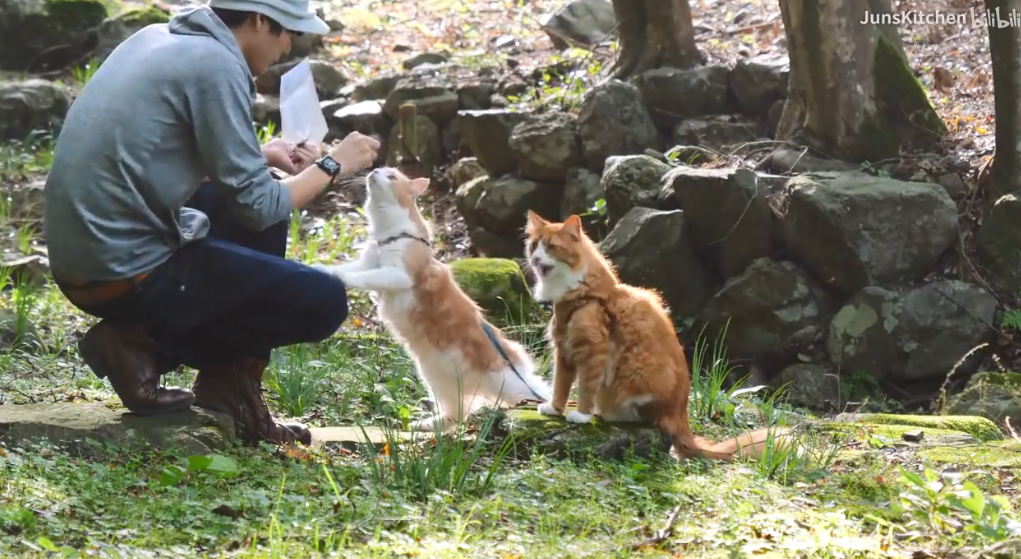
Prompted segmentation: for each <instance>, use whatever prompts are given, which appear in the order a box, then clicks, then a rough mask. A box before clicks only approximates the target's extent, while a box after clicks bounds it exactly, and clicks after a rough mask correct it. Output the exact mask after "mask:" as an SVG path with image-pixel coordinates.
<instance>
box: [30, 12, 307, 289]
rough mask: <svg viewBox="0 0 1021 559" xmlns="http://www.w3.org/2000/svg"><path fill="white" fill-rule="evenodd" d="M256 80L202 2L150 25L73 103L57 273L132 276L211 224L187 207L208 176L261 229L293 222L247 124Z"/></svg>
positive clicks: (47, 223) (56, 225)
mask: <svg viewBox="0 0 1021 559" xmlns="http://www.w3.org/2000/svg"><path fill="white" fill-rule="evenodd" d="M254 97H255V84H254V82H253V80H252V74H251V72H250V71H249V69H248V66H247V65H246V64H245V60H244V58H243V56H242V55H241V50H240V49H239V48H238V45H237V42H236V41H235V39H234V34H233V33H232V32H231V30H230V29H229V28H228V27H227V26H226V25H224V24H223V23H222V22H221V21H220V20H219V18H217V17H216V16H215V15H214V14H213V12H212V11H211V10H210V9H209V8H208V7H205V6H201V7H195V8H189V9H188V10H187V11H185V12H182V13H180V14H178V15H177V16H175V17H174V18H173V19H171V20H170V23H169V24H157V25H150V26H148V27H146V28H144V29H142V30H140V31H139V32H138V33H136V34H134V35H132V36H131V37H130V38H128V39H127V40H126V41H124V42H123V43H122V44H121V45H120V46H118V47H117V49H116V50H114V51H113V53H112V54H111V55H110V56H109V58H107V59H106V61H105V62H103V65H102V66H101V67H100V68H99V70H98V71H97V72H96V73H95V75H94V76H93V78H92V79H91V80H90V81H89V83H88V84H87V85H86V86H85V87H84V88H83V90H82V91H81V94H80V95H79V96H78V98H77V99H76V100H75V101H74V104H73V105H72V106H71V109H70V111H69V112H68V114H67V118H66V119H65V121H64V124H63V127H62V129H61V131H60V134H59V136H58V138H57V143H56V150H55V154H54V158H53V167H52V169H51V170H50V175H49V178H48V179H47V181H46V190H45V216H44V227H45V228H44V235H45V237H46V243H47V247H48V250H49V257H50V266H51V269H52V270H53V274H54V276H56V277H57V278H66V279H69V280H71V281H78V280H108V279H115V278H121V277H127V276H133V275H135V274H138V273H140V272H143V271H146V270H149V269H151V268H153V267H154V266H156V265H158V264H160V263H162V262H163V261H165V260H166V259H167V258H169V257H170V256H171V254H173V252H174V251H175V250H176V249H178V248H180V247H181V246H183V245H185V244H186V243H189V242H191V241H194V240H197V239H201V238H203V237H204V236H206V235H207V234H208V232H209V220H208V218H207V217H206V215H205V214H203V213H202V212H199V211H197V210H194V209H191V208H182V206H183V204H184V203H185V202H186V201H187V200H188V199H189V198H190V197H191V196H192V194H194V193H195V191H196V189H197V188H198V186H199V184H200V182H201V181H202V179H203V178H204V177H209V179H210V180H211V181H212V182H213V184H214V185H215V186H216V188H217V189H218V190H219V191H220V192H222V193H223V194H224V195H225V196H226V197H227V199H228V200H229V204H230V206H231V208H232V209H233V210H234V212H235V213H236V214H237V215H238V217H239V218H240V219H241V220H242V222H243V223H245V224H247V225H248V226H249V227H251V228H252V229H255V230H261V229H264V228H266V227H268V226H270V225H272V224H274V223H277V222H279V221H281V220H284V219H286V218H287V217H288V216H289V214H290V211H291V199H290V195H289V194H288V192H287V190H286V189H285V188H284V187H283V186H282V185H281V184H280V183H279V182H277V181H276V180H274V178H273V177H272V176H271V175H270V173H269V168H268V165H267V163H266V159H265V157H264V156H263V154H262V152H261V150H260V148H259V143H258V140H257V137H256V135H255V129H254V127H253V123H252V102H253V100H254Z"/></svg>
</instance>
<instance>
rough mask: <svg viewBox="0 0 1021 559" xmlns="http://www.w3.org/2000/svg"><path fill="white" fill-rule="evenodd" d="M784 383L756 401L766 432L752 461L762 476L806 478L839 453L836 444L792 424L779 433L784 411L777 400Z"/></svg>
mask: <svg viewBox="0 0 1021 559" xmlns="http://www.w3.org/2000/svg"><path fill="white" fill-rule="evenodd" d="M786 390H787V385H784V386H781V387H780V388H778V389H776V390H774V391H773V392H772V393H771V394H770V395H769V397H768V398H766V400H765V401H764V402H762V404H761V405H760V407H759V409H760V410H761V411H762V412H763V414H764V415H765V416H766V421H765V423H766V425H767V426H768V427H767V429H769V435H768V437H767V439H766V444H765V449H764V450H763V453H762V455H761V456H760V457H759V458H757V459H756V460H755V462H754V467H755V471H756V472H757V473H758V474H759V475H761V476H762V477H764V478H766V479H771V480H774V481H776V482H777V483H782V484H789V483H791V482H792V481H799V480H802V479H806V478H809V479H811V478H818V477H819V476H821V475H822V474H824V473H825V472H827V471H828V470H829V467H830V466H831V465H832V464H833V462H834V461H835V460H836V459H837V456H838V455H839V453H840V445H839V444H834V443H833V442H832V441H829V440H826V439H824V438H821V437H818V436H814V435H813V434H810V432H809V431H808V430H807V429H802V428H799V427H795V428H793V429H790V430H789V431H788V432H787V433H786V434H782V435H781V434H780V431H779V429H777V428H778V427H786V426H787V425H786V423H787V422H786V421H785V419H786V415H785V414H784V413H783V411H782V409H781V407H780V406H778V405H777V400H778V399H779V398H780V397H781V396H782V395H783V394H785V393H786Z"/></svg>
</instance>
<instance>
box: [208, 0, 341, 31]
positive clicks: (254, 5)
mask: <svg viewBox="0 0 1021 559" xmlns="http://www.w3.org/2000/svg"><path fill="white" fill-rule="evenodd" d="M209 7H210V8H223V9H225V10H239V11H244V12H256V13H259V14H262V15H264V16H266V17H270V18H273V19H274V20H276V21H277V23H279V24H280V25H282V26H283V27H284V29H287V30H288V31H296V32H298V33H310V34H314V35H325V34H327V33H328V32H329V31H330V26H329V25H326V22H325V21H323V20H322V19H320V18H319V16H317V15H316V13H315V9H314V8H312V5H311V4H310V3H309V0H209Z"/></svg>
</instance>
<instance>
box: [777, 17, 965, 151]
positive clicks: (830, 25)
mask: <svg viewBox="0 0 1021 559" xmlns="http://www.w3.org/2000/svg"><path fill="white" fill-rule="evenodd" d="M874 10H881V12H878V13H877V12H876V11H874ZM780 11H781V14H782V16H783V24H784V29H785V30H786V32H787V50H788V52H789V53H790V63H791V70H790V80H789V85H788V96H787V102H786V104H785V106H784V112H783V116H782V117H781V119H780V124H779V126H778V129H777V134H776V136H777V139H778V140H790V141H793V142H798V143H803V144H807V145H809V146H811V147H813V148H815V149H817V150H819V151H821V152H823V153H824V154H827V155H830V156H832V157H836V158H840V159H846V160H850V161H856V162H859V161H864V160H878V159H885V158H888V157H895V156H897V154H898V153H899V150H900V149H901V148H904V147H928V146H932V145H935V144H936V143H937V142H938V140H939V139H940V136H942V135H943V134H945V133H946V132H947V129H946V125H945V124H944V123H943V121H942V119H940V117H939V115H938V114H937V113H936V110H935V109H934V108H933V107H932V103H930V102H929V98H928V96H927V95H926V93H925V89H924V88H923V87H922V85H921V84H920V83H919V82H918V80H917V79H915V76H914V74H913V73H912V71H911V67H910V66H909V65H908V62H907V59H906V57H905V56H904V54H903V52H904V50H903V46H902V45H901V43H900V39H899V37H898V36H897V35H896V28H895V27H894V26H892V25H876V24H872V23H865V24H863V23H861V22H862V20H864V19H865V18H866V15H868V16H869V17H870V18H872V17H878V15H879V14H880V13H890V2H889V0H829V1H827V2H818V1H816V0H780Z"/></svg>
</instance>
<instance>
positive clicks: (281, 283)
mask: <svg viewBox="0 0 1021 559" xmlns="http://www.w3.org/2000/svg"><path fill="white" fill-rule="evenodd" d="M185 205H186V206H188V207H191V208H195V209H197V210H200V211H202V212H204V213H205V214H206V215H208V216H209V221H210V234H209V235H208V236H207V237H206V238H204V239H201V240H198V241H194V242H192V243H189V244H187V245H185V246H184V247H182V248H181V249H180V250H178V251H177V252H176V253H175V254H174V255H173V256H172V257H170V259H169V260H167V261H166V262H165V263H163V264H161V265H160V266H158V267H156V268H155V269H154V270H153V271H152V272H151V273H150V274H149V275H148V276H147V277H146V278H145V279H143V280H142V281H141V282H139V283H138V284H137V285H136V286H135V288H134V290H133V292H131V293H129V294H127V295H124V296H121V297H118V298H117V299H114V300H111V301H107V302H103V303H101V304H97V305H90V306H83V307H81V310H82V311H83V312H85V313H87V314H90V315H92V316H95V317H98V318H102V319H106V320H110V321H113V322H119V323H131V324H140V325H141V326H142V327H143V328H144V329H145V330H146V331H147V332H148V333H149V335H150V336H152V338H153V339H154V340H155V341H156V342H157V343H158V344H159V345H160V346H161V348H162V355H160V357H159V362H160V366H159V370H160V371H164V372H165V371H169V370H172V369H174V368H176V367H177V366H178V365H182V364H183V365H187V366H189V367H192V368H195V369H202V368H205V367H211V366H216V365H219V364H224V363H227V362H230V361H233V360H234V359H236V358H241V357H248V358H253V359H260V360H268V359H269V356H270V352H271V351H272V350H273V349H275V348H278V347H283V346H288V345H293V344H298V343H304V342H317V341H321V340H324V339H326V338H328V337H330V336H331V335H333V334H334V333H335V332H336V331H337V329H338V328H340V325H341V324H342V323H343V322H344V320H345V319H346V318H347V313H348V300H347V291H346V289H345V286H344V284H343V283H342V282H341V281H340V280H339V279H337V278H335V277H332V276H330V275H327V274H324V273H322V272H319V271H317V270H315V269H313V268H311V267H309V266H305V265H303V264H301V263H298V262H295V261H292V260H287V259H286V258H285V254H286V249H287V233H288V225H289V223H288V221H286V220H285V221H282V222H280V223H277V224H275V225H273V226H271V227H269V228H267V229H265V230H263V231H253V230H251V229H248V228H247V227H245V226H244V225H243V224H242V223H241V222H240V221H239V220H238V219H237V218H236V217H235V216H234V214H233V213H232V211H231V210H230V208H229V207H228V206H227V204H226V201H225V199H224V198H223V196H221V195H220V194H219V193H218V192H217V191H216V190H215V189H214V187H213V186H212V184H210V183H203V184H202V186H201V187H200V188H199V190H198V191H197V192H196V193H195V195H194V196H193V197H192V199H191V200H189V201H188V203H187V204H185Z"/></svg>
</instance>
